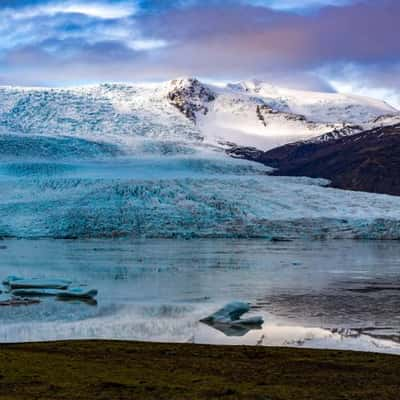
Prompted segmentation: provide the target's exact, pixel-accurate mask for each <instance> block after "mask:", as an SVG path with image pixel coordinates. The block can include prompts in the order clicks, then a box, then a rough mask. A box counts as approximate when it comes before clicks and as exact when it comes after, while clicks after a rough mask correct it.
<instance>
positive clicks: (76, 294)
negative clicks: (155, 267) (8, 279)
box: [12, 288, 97, 299]
mask: <svg viewBox="0 0 400 400" xmlns="http://www.w3.org/2000/svg"><path fill="white" fill-rule="evenodd" d="M12 294H13V295H14V296H57V297H62V298H71V299H72V298H73V299H93V298H94V297H96V296H97V290H96V289H82V288H71V289H65V290H63V289H46V288H43V289H35V288H26V289H14V290H13V291H12Z"/></svg>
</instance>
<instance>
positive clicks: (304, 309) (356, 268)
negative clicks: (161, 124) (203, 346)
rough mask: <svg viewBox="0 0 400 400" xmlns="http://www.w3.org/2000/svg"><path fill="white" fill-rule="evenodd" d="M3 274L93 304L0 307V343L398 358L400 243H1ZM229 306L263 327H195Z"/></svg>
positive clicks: (48, 302) (43, 303)
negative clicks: (61, 281)
mask: <svg viewBox="0 0 400 400" xmlns="http://www.w3.org/2000/svg"><path fill="white" fill-rule="evenodd" d="M7 275H18V276H23V277H43V278H44V277H45V278H67V279H71V280H73V281H74V283H75V284H76V285H78V284H87V285H88V286H90V287H94V288H97V289H98V290H99V296H98V298H97V302H96V303H87V302H80V301H73V302H65V301H58V300H56V299H54V298H43V299H41V300H42V301H41V303H40V304H37V305H31V306H21V307H0V342H25V341H42V340H55V339H78V338H105V339H128V340H149V341H177V342H194V343H213V344H249V345H266V346H269V345H270V346H303V347H317V348H340V349H353V350H365V351H378V352H388V353H397V354H400V243H399V242H394V241H339V240H337V241H309V242H303V241H294V242H276V243H273V242H270V241H266V240H222V239H219V240H211V239H210V240H208V239H202V240H165V239H163V240H153V239H152V240H148V239H143V240H131V239H118V240H4V241H1V242H0V278H4V277H6V276H7ZM3 289H4V288H3ZM1 297H2V298H3V299H4V298H7V297H8V294H7V293H4V292H3V294H2V295H1ZM232 300H243V301H248V302H250V303H251V304H252V309H251V312H250V313H249V315H262V316H263V317H264V319H265V323H264V324H263V326H262V328H261V329H255V330H246V329H222V330H219V329H215V328H213V327H210V326H207V325H205V324H203V323H201V322H199V320H200V319H201V318H203V317H205V316H207V315H209V314H210V313H212V312H214V311H215V310H216V309H218V308H219V307H220V306H223V305H224V304H225V303H227V302H229V301H232Z"/></svg>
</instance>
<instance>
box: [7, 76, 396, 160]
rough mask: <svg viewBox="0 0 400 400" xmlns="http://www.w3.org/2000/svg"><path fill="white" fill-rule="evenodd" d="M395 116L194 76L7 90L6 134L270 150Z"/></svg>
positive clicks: (367, 103) (349, 101) (334, 98)
mask: <svg viewBox="0 0 400 400" xmlns="http://www.w3.org/2000/svg"><path fill="white" fill-rule="evenodd" d="M395 112H396V110H395V109H393V108H392V107H390V106H389V105H387V104H386V103H384V102H381V101H377V100H372V99H369V98H363V97H357V96H348V95H342V94H332V93H313V92H301V91H294V90H288V89H279V88H275V87H273V86H270V85H267V84H265V83H258V82H243V83H240V84H235V85H227V86H225V87H222V88H221V87H216V86H211V85H205V84H203V83H201V82H199V81H198V80H196V79H194V78H182V79H176V80H173V81H170V82H166V83H160V84H153V85H126V84H103V85H97V86H88V87H78V88H68V89H63V88H61V89H49V88H11V87H2V88H0V133H17V134H20V133H24V134H29V135H50V136H52V137H53V136H57V135H62V136H68V137H77V138H81V139H87V140H92V139H93V140H96V141H99V140H101V141H103V142H107V143H111V144H113V145H115V144H118V143H119V144H121V145H122V147H123V149H124V151H126V152H128V153H129V152H134V153H137V152H140V151H141V149H142V148H144V149H145V148H146V145H147V144H148V139H150V141H151V143H153V142H154V140H158V141H167V142H168V143H171V142H177V143H181V144H186V145H187V144H190V145H198V144H203V145H212V146H215V145H216V146H220V145H221V144H226V143H235V144H236V145H240V146H255V147H257V148H258V149H260V150H267V149H270V148H273V147H276V146H277V145H282V144H286V143H290V142H293V141H297V140H305V139H310V138H313V137H318V136H320V135H323V134H328V133H329V132H332V131H334V132H345V133H346V134H348V133H351V132H353V131H354V132H356V131H360V129H362V127H360V125H363V124H368V123H370V121H372V120H375V119H376V118H379V117H382V116H384V115H391V114H394V113H395ZM144 151H145V150H144Z"/></svg>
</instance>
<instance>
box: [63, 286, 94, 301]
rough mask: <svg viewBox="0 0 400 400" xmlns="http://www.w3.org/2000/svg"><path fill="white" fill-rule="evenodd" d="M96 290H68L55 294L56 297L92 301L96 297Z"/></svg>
mask: <svg viewBox="0 0 400 400" xmlns="http://www.w3.org/2000/svg"><path fill="white" fill-rule="evenodd" d="M97 293H98V292H97V290H96V289H82V288H71V289H68V290H63V291H60V293H58V294H57V296H58V297H62V298H65V299H67V298H71V299H93V298H94V297H96V296H97Z"/></svg>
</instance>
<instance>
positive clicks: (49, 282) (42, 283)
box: [5, 276, 71, 289]
mask: <svg viewBox="0 0 400 400" xmlns="http://www.w3.org/2000/svg"><path fill="white" fill-rule="evenodd" d="M5 283H6V284H7V285H9V286H10V287H11V289H29V288H32V289H67V288H68V286H69V285H70V284H71V281H67V280H64V279H40V278H36V279H23V278H18V277H13V276H10V277H8V278H7V279H6V281H5Z"/></svg>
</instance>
